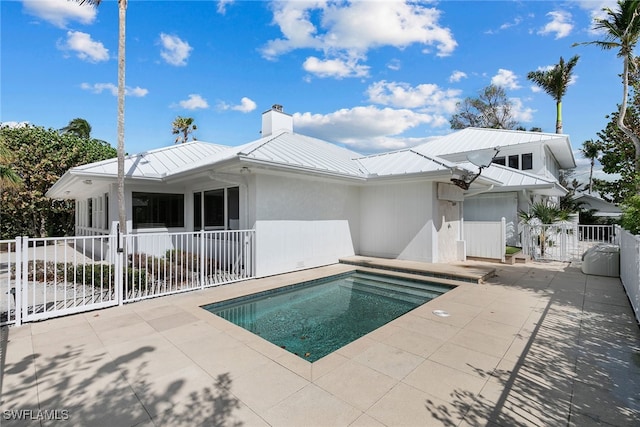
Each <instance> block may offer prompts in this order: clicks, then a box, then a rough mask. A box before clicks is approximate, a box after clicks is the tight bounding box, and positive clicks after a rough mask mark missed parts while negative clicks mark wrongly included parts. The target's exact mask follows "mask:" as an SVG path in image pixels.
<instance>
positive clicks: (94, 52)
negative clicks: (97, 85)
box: [58, 31, 109, 62]
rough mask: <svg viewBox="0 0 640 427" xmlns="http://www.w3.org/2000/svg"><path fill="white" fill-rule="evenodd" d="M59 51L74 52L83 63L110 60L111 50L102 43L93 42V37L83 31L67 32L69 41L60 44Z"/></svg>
mask: <svg viewBox="0 0 640 427" xmlns="http://www.w3.org/2000/svg"><path fill="white" fill-rule="evenodd" d="M58 49H61V50H70V51H73V52H75V53H76V56H77V57H78V58H80V59H82V60H83V61H89V62H100V61H108V60H109V49H107V48H105V47H104V45H103V44H102V43H100V42H98V41H95V40H92V39H91V35H89V34H87V33H83V32H81V31H67V40H66V41H65V42H62V41H60V42H58Z"/></svg>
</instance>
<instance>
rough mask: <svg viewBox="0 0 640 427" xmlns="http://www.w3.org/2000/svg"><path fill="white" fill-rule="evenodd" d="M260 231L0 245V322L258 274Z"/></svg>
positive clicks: (38, 317)
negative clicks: (257, 252)
mask: <svg viewBox="0 0 640 427" xmlns="http://www.w3.org/2000/svg"><path fill="white" fill-rule="evenodd" d="M254 248H255V231H254V230H233V231H200V232H183V233H166V232H165V233H142V234H130V235H120V236H117V235H106V236H83V237H64V238H29V237H18V238H16V239H14V240H3V241H0V325H6V324H17V325H20V324H21V323H23V322H30V321H36V320H42V319H48V318H52V317H57V316H63V315H67V314H73V313H79V312H83V311H89V310H95V309H99V308H105V307H111V306H115V305H121V304H124V303H128V302H133V301H138V300H141V299H146V298H153V297H158V296H162V295H170V294H175V293H179V292H186V291H191V290H197V289H203V288H206V287H210V286H218V285H222V284H225V283H231V282H235V281H239V280H246V279H249V278H253V277H255V268H254V265H255V262H254V260H255V255H254V252H255V250H254Z"/></svg>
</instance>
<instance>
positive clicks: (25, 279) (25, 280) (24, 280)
mask: <svg viewBox="0 0 640 427" xmlns="http://www.w3.org/2000/svg"><path fill="white" fill-rule="evenodd" d="M21 240H22V245H20V267H21V268H22V273H21V275H20V282H21V286H20V287H21V288H22V295H21V299H22V304H21V306H22V308H21V309H20V311H22V313H21V316H22V319H23V320H24V318H25V317H26V316H27V314H28V310H29V307H28V305H29V301H28V299H29V293H28V292H27V290H28V289H29V270H28V267H29V237H27V236H22V239H21ZM34 291H35V290H34ZM34 310H35V307H34Z"/></svg>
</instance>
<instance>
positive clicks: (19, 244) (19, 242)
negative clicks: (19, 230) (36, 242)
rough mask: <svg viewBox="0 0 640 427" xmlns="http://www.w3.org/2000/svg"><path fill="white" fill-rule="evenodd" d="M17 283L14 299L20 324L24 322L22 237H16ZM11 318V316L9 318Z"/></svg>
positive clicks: (16, 319)
mask: <svg viewBox="0 0 640 427" xmlns="http://www.w3.org/2000/svg"><path fill="white" fill-rule="evenodd" d="M15 257H16V282H15V283H16V284H15V288H14V289H15V291H14V292H15V293H14V294H13V296H14V298H15V299H14V300H13V305H14V307H15V308H14V320H15V322H16V323H15V324H16V326H20V325H21V324H22V286H23V283H22V263H23V259H22V238H21V237H16V254H15ZM9 319H10V318H9Z"/></svg>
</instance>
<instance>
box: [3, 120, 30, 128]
mask: <svg viewBox="0 0 640 427" xmlns="http://www.w3.org/2000/svg"><path fill="white" fill-rule="evenodd" d="M29 125H30V123H29V122H14V121H9V122H0V127H8V128H26V127H27V126H29Z"/></svg>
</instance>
